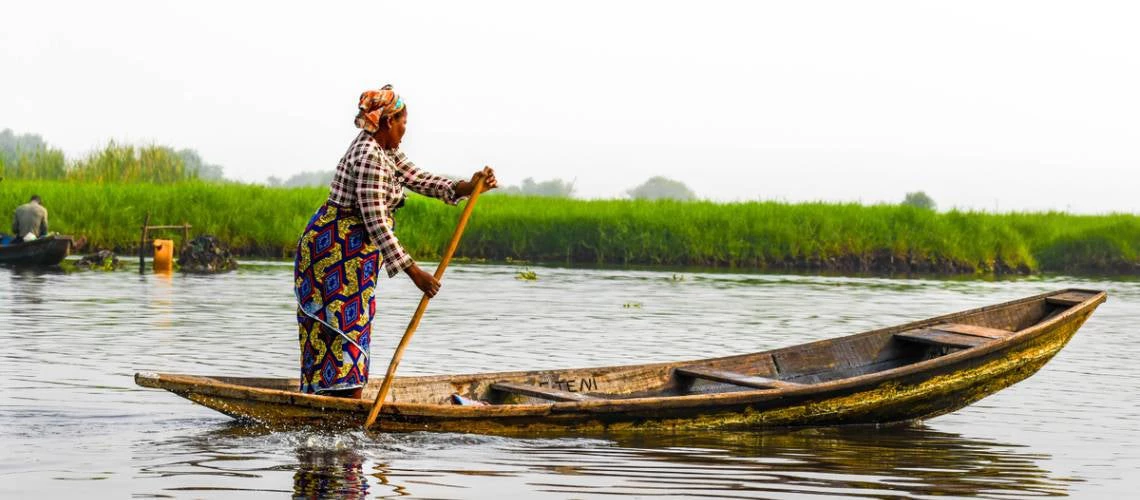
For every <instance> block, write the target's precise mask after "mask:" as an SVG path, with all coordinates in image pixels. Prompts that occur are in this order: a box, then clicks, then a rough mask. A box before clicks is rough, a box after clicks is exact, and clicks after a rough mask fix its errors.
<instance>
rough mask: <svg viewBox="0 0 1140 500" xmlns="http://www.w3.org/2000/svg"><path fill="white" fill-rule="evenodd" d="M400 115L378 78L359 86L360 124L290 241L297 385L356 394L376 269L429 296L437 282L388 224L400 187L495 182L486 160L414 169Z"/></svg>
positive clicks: (437, 192)
mask: <svg viewBox="0 0 1140 500" xmlns="http://www.w3.org/2000/svg"><path fill="white" fill-rule="evenodd" d="M407 122H408V109H407V107H406V106H405V105H404V100H403V99H401V98H400V96H399V95H397V94H396V93H395V91H393V90H392V86H391V85H385V86H384V87H383V88H381V89H379V90H368V91H365V92H364V93H363V94H361V95H360V105H359V112H358V113H357V115H356V126H357V128H360V129H361V132H360V134H359V135H357V136H356V139H355V140H353V141H352V144H350V145H349V146H348V151H347V152H346V153H345V154H344V157H343V158H341V160H340V163H338V164H337V168H336V174H335V176H334V177H333V181H332V184H331V185H330V186H329V197H328V200H326V201H325V203H324V204H323V205H321V207H320V208H319V209H317V212H316V214H314V215H313V218H312V219H311V220H309V225H308V226H306V227H305V232H304V233H302V235H301V240H300V241H298V242H297V258H296V261H295V263H294V270H293V278H294V291H295V293H296V296H297V306H298V309H297V323H298V324H299V326H300V332H299V334H300V335H299V340H300V343H301V392H307V393H319V394H324V395H328V396H341V397H353V398H359V397H360V394H361V392H362V390H363V388H364V385H365V384H366V383H367V381H368V357H369V352H368V346H369V343H370V342H369V341H370V340H371V335H372V320H373V319H374V317H375V315H376V302H375V297H374V294H373V292H374V290H375V288H376V276H377V274H378V272H379V269H380V267H381V266H383V268H384V270H385V272H387V274H388V277H389V278H391V277H393V276H395V275H397V274H399V273H400V272H401V271H402V272H404V273H405V274H407V275H408V277H409V278H411V280H412V282H414V283H415V284H416V287H418V288H419V289H420V290H422V291H423V292H424V293H425V294H427V295H428V296H429V297H434V296H435V294H436V293H437V292H438V291H439V282H438V281H436V279H435V277H434V276H432V275H431V274H429V273H428V272H426V271H424V270H423V269H420V266H418V265H416V262H415V261H414V260H412V257H411V256H409V255H408V253H407V252H405V251H404V248H403V247H402V246H401V245H400V242H399V240H397V239H396V234H395V233H394V232H393V226H394V223H393V220H392V214H393V213H394V212H395V210H396V209H398V208H400V207H401V206H403V204H404V188H405V187H407V188H410V189H411V190H412V191H415V192H417V193H420V194H422V195H425V196H430V197H432V198H438V199H440V200H443V201H444V202H446V203H448V204H451V205H454V204H456V203H458V202H459V201H460V200H462V199H463V198H465V197H467V196H470V195H471V194H472V190H473V189H474V187H475V182H476V181H477V180H478V179H479V178H480V177H483V178H484V188H483V190H484V191H485V190H487V189H492V188H494V187H496V185H497V184H496V182H495V173H494V171H493V170H491V168H490V167H487V168H484V169H483V170H480V171H478V172H476V173H475V175H473V176H472V177H471V180H470V181H463V180H459V181H456V180H451V179H448V178H445V177H442V176H438V175H434V174H431V173H428V172H424V171H422V170H419V169H418V168H416V166H415V165H413V164H412V162H411V161H409V160H408V159H407V157H405V156H404V153H402V152H401V151H400V149H399V146H400V141H401V139H403V137H404V130H405V128H406V126H407Z"/></svg>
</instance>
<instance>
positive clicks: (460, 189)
mask: <svg viewBox="0 0 1140 500" xmlns="http://www.w3.org/2000/svg"><path fill="white" fill-rule="evenodd" d="M480 177H481V178H483V190H482V191H479V192H480V193H486V192H487V191H489V190H491V189H495V188H497V187H499V181H497V180H495V169H493V168H491V167H483V170H480V171H478V172H475V173H474V174H473V175H471V180H469V181H459V185H458V186H456V187H455V191H456V194H458V195H459V196H471V195H472V194H473V192H474V191H475V183H476V182H478V181H479V178H480Z"/></svg>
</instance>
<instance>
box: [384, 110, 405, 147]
mask: <svg viewBox="0 0 1140 500" xmlns="http://www.w3.org/2000/svg"><path fill="white" fill-rule="evenodd" d="M407 130H408V108H404V110H403V111H401V112H400V113H399V114H398V115H396V116H395V117H393V118H392V120H391V121H389V122H388V130H387V133H386V134H385V135H386V137H385V138H386V139H388V141H387V142H388V144H390V145H391V147H392V148H396V147H399V146H400V141H402V140H404V132H406V131H407Z"/></svg>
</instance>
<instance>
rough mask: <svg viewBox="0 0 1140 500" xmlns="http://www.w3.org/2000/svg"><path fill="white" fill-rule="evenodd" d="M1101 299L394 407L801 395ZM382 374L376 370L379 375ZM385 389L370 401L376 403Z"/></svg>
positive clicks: (448, 389) (428, 386)
mask: <svg viewBox="0 0 1140 500" xmlns="http://www.w3.org/2000/svg"><path fill="white" fill-rule="evenodd" d="M1092 300H1096V301H1103V300H1104V293H1103V292H1099V291H1093V290H1073V289H1070V290H1061V291H1058V292H1052V293H1049V294H1043V295H1039V296H1035V297H1029V298H1026V299H1022V300H1018V301H1014V302H1009V303H1004V304H999V305H995V306H990V307H985V308H981V309H975V310H972V311H966V312H961V313H955V314H950V315H946V316H940V317H936V318H931V319H927V320H923V321H918V322H914V323H909V324H905V325H899V326H895V327H890V328H884V329H880V330H874V331H870V332H866V333H861V334H857V335H851V336H847V337H840V338H835V339H828V340H821V341H816V342H811V343H807V344H800V345H795V346H792V347H786V348H782V349H775V350H770V351H764V352H757V353H752V354H744V355H737V356H729V357H723V358H714V359H702V360H694V361H685V362H675V363H656V364H646V365H631V366H614V367H598V368H581V369H567V370H546V371H526V372H498V373H480V374H466V375H437V376H421V377H397V379H396V381H395V383H394V384H393V387H392V391H391V395H390V398H389V401H392V402H399V403H421V404H438V405H452V404H454V402H453V399H452V398H453V396H452V395H453V394H458V395H460V396H462V397H464V398H468V399H471V400H477V401H482V402H485V403H489V404H493V405H512V404H528V405H533V404H551V403H554V402H559V401H582V400H591V399H611V400H612V399H629V398H646V397H650V398H654V397H670V396H681V395H691V394H712V393H727V392H739V391H755V390H756V389H757V388H761V389H763V388H770V389H795V388H800V387H805V386H810V385H815V384H822V383H826V382H831V381H836V380H840V379H845V378H849V377H855V376H859V375H867V374H872V373H876V372H881V371H885V370H890V369H893V368H899V367H903V366H906V365H910V364H913V363H917V362H920V361H925V360H929V359H932V358H937V357H940V356H945V355H947V354H951V353H955V352H959V351H961V350H964V349H973V348H980V347H981V346H984V345H986V344H987V343H988V342H998V341H1000V340H1001V339H1002V338H1004V337H1006V336H1013V335H1016V334H1017V332H1019V331H1022V330H1025V329H1028V328H1031V327H1033V326H1035V325H1038V324H1039V323H1042V322H1046V321H1049V320H1050V319H1053V318H1055V317H1057V316H1059V315H1060V314H1062V313H1064V312H1065V311H1068V310H1070V309H1071V308H1076V307H1078V306H1080V305H1082V304H1088V302H1089V301H1092ZM381 369H382V367H378V366H375V365H374V366H372V370H373V372H374V373H375V372H376V371H377V370H381ZM208 378H209V379H212V380H215V381H218V382H222V383H225V384H234V385H239V386H246V387H255V388H263V389H275V390H281V391H292V392H295V391H297V387H298V381H297V379H282V378H242V377H208ZM379 386H380V380H377V379H375V378H374V379H373V380H372V381H370V382H369V385H368V387H366V388H365V391H364V399H365V400H367V401H371V400H373V399H374V398H375V397H376V393H377V391H378V390H379Z"/></svg>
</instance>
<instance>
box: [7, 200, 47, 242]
mask: <svg viewBox="0 0 1140 500" xmlns="http://www.w3.org/2000/svg"><path fill="white" fill-rule="evenodd" d="M47 232H48V212H47V209H46V208H44V206H43V202H42V201H41V200H40V196H39V195H36V194H34V195H32V199H31V200H28V202H27V203H25V204H23V205H20V206H18V207H16V216H15V217H14V218H13V219H12V233H13V234H15V235H16V240H17V241H32V240H34V239H36V238H43V237H44V236H47Z"/></svg>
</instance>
